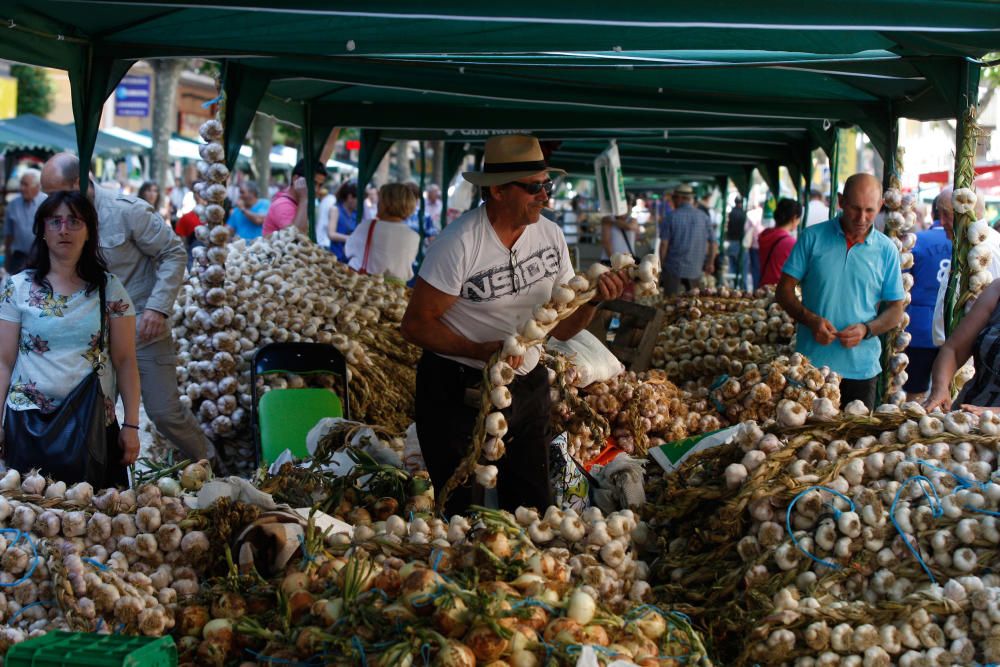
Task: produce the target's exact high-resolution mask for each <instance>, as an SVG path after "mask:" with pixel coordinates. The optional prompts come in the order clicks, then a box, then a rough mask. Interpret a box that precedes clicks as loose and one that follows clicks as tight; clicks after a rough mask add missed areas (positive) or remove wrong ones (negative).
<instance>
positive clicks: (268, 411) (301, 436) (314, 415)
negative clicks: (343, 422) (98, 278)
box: [250, 343, 350, 465]
mask: <svg viewBox="0 0 1000 667" xmlns="http://www.w3.org/2000/svg"><path fill="white" fill-rule="evenodd" d="M272 373H296V374H298V375H309V374H316V373H336V374H338V375H339V376H340V377H341V378H343V382H342V387H340V388H339V389H340V392H341V393H340V395H339V396H338V395H337V394H334V393H333V392H331V391H329V390H328V389H272V390H271V391H269V392H267V393H266V394H264V395H263V396H262V397H260V399H259V400H258V390H257V376H258V375H268V374H272ZM250 383H251V385H250V386H251V396H252V398H253V401H252V406H251V421H252V424H253V431H254V441H255V444H256V448H255V449H256V454H257V465H260V464H261V463H264V464H270V463H272V462H274V460H275V459H277V457H278V456H279V455H280V454H281V453H282V452H283V451H285V450H286V449H288V450H290V451H291V452H292V454H293V455H294V456H295V457H297V458H306V457H308V456H309V452H308V451H307V450H306V435H308V433H309V431H310V430H311V429H312V428H313V427H314V426H315V425H316V422H318V421H319V420H320V419H323V418H324V417H348V418H349V417H350V406H349V398H348V396H349V395H348V386H347V362H346V361H345V360H344V357H343V355H342V354H341V353H340V352H339V351H338V350H337V348H335V347H333V346H332V345H324V344H321V343H272V344H270V345H265V346H264V347H262V348H261V349H260V350H258V351H257V354H255V355H254V360H253V364H252V365H251V367H250Z"/></svg>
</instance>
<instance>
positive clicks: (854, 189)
mask: <svg viewBox="0 0 1000 667" xmlns="http://www.w3.org/2000/svg"><path fill="white" fill-rule="evenodd" d="M868 192H874V193H875V195H876V196H877V197H878V198H879V199H880V200H881V199H882V184H881V183H880V182H879V180H878V179H877V178H875V177H874V176H872V175H871V174H854V175H853V176H851V177H850V178H848V179H847V181H846V182H845V183H844V194H843V195H842V196H843V197H845V198H846V197H850V196H852V195H854V194H861V193H868Z"/></svg>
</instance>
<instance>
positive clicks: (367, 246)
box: [358, 218, 378, 274]
mask: <svg viewBox="0 0 1000 667" xmlns="http://www.w3.org/2000/svg"><path fill="white" fill-rule="evenodd" d="M376 222H378V218H372V224H371V225H369V227H368V238H367V239H365V256H364V259H362V260H361V269H360V270H359V271H358V272H359V273H364V274H367V273H368V255H369V254H370V253H371V250H372V235H373V234H374V233H375V223H376Z"/></svg>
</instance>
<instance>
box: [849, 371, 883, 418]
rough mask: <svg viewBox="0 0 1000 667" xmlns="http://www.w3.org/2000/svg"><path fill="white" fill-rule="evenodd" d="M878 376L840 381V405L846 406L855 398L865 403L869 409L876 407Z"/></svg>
mask: <svg viewBox="0 0 1000 667" xmlns="http://www.w3.org/2000/svg"><path fill="white" fill-rule="evenodd" d="M877 381H878V376H877V375H876V376H875V377H873V378H868V379H867V380H847V379H841V381H840V407H844V406H845V405H847V404H848V403H850V402H851V401H854V400H859V401H861V402H862V403H864V404H865V405H866V406H867V407H868V409H869V410H871V409H872V408H874V407H875V384H876V382H877Z"/></svg>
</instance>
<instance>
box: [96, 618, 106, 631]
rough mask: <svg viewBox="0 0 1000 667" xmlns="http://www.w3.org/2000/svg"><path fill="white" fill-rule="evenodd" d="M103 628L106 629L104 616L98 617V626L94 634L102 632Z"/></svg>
mask: <svg viewBox="0 0 1000 667" xmlns="http://www.w3.org/2000/svg"><path fill="white" fill-rule="evenodd" d="M103 627H104V617H103V616H98V617H97V625H95V626H94V632H100V631H101V628H103Z"/></svg>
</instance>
